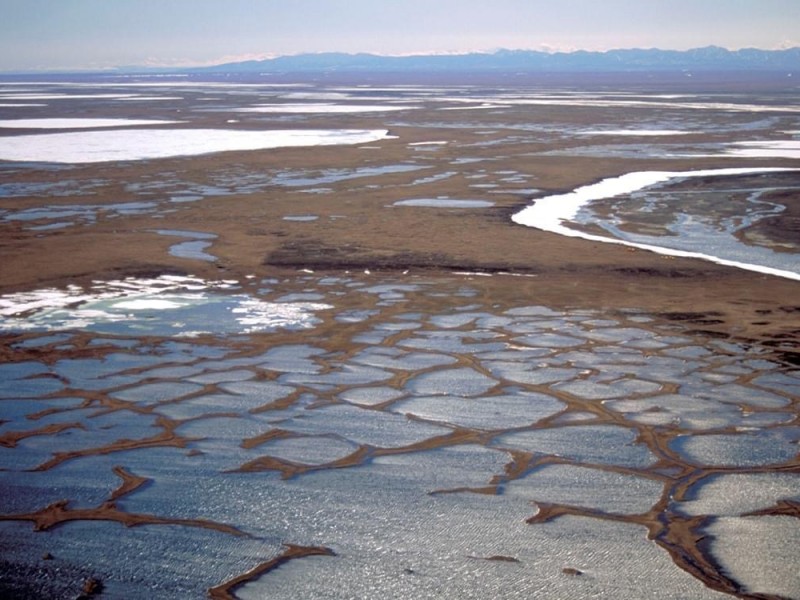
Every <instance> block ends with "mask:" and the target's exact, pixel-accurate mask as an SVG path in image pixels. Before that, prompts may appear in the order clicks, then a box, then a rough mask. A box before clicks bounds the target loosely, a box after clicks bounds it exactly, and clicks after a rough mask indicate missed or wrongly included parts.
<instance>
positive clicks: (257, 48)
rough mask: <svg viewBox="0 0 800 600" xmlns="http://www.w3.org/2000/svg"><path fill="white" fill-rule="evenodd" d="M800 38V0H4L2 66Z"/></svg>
mask: <svg viewBox="0 0 800 600" xmlns="http://www.w3.org/2000/svg"><path fill="white" fill-rule="evenodd" d="M710 44H715V45H719V46H724V47H727V48H733V49H735V48H743V47H756V48H768V49H774V48H783V47H789V46H800V0H0V70H4V71H9V70H31V69H70V68H105V67H111V66H130V65H194V64H210V63H218V62H224V61H231V60H240V59H249V58H266V57H269V56H275V55H280V54H296V53H300V52H324V51H342V52H372V53H378V54H410V53H421V52H467V51H473V50H493V49H497V48H511V49H534V50H574V49H587V50H608V49H612V48H632V47H648V48H649V47H659V48H665V49H679V50H680V49H688V48H696V47H700V46H706V45H710Z"/></svg>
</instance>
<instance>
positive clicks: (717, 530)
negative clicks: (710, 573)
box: [704, 516, 800, 598]
mask: <svg viewBox="0 0 800 600" xmlns="http://www.w3.org/2000/svg"><path fill="white" fill-rule="evenodd" d="M704 532H705V533H706V534H708V536H709V539H710V546H711V554H712V556H713V557H714V558H715V559H716V560H718V561H719V563H720V564H721V566H722V567H723V568H724V569H725V571H726V573H727V574H728V575H729V576H730V577H732V578H733V579H734V580H735V581H737V582H738V583H739V584H741V585H742V586H743V588H744V590H743V591H745V592H749V593H751V594H774V595H775V596H776V597H781V598H800V569H798V568H797V548H800V520H798V519H797V518H794V517H790V516H766V517H722V518H720V519H717V520H716V521H714V522H713V523H711V525H709V526H708V527H706V528H705V530H704Z"/></svg>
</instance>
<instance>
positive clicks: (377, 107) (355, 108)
mask: <svg viewBox="0 0 800 600" xmlns="http://www.w3.org/2000/svg"><path fill="white" fill-rule="evenodd" d="M414 108H417V107H416V106H398V105H392V104H385V105H384V104H324V103H308V104H288V103H287V104H262V105H258V106H251V107H249V108H238V109H236V112H250V113H301V114H305V113H307V114H340V113H373V112H392V111H399V110H411V109H414Z"/></svg>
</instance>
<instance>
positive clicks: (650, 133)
mask: <svg viewBox="0 0 800 600" xmlns="http://www.w3.org/2000/svg"><path fill="white" fill-rule="evenodd" d="M578 133H579V134H580V135H620V136H626V135H629V136H633V137H659V136H668V135H686V134H689V133H691V132H690V131H682V130H679V129H597V130H593V131H580V132H578Z"/></svg>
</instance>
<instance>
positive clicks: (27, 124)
mask: <svg viewBox="0 0 800 600" xmlns="http://www.w3.org/2000/svg"><path fill="white" fill-rule="evenodd" d="M174 123H180V121H163V120H156V119H80V118H60V119H59V118H49V119H48V118H45V119H0V128H13V129H89V128H95V127H132V126H134V125H172V124H174Z"/></svg>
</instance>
